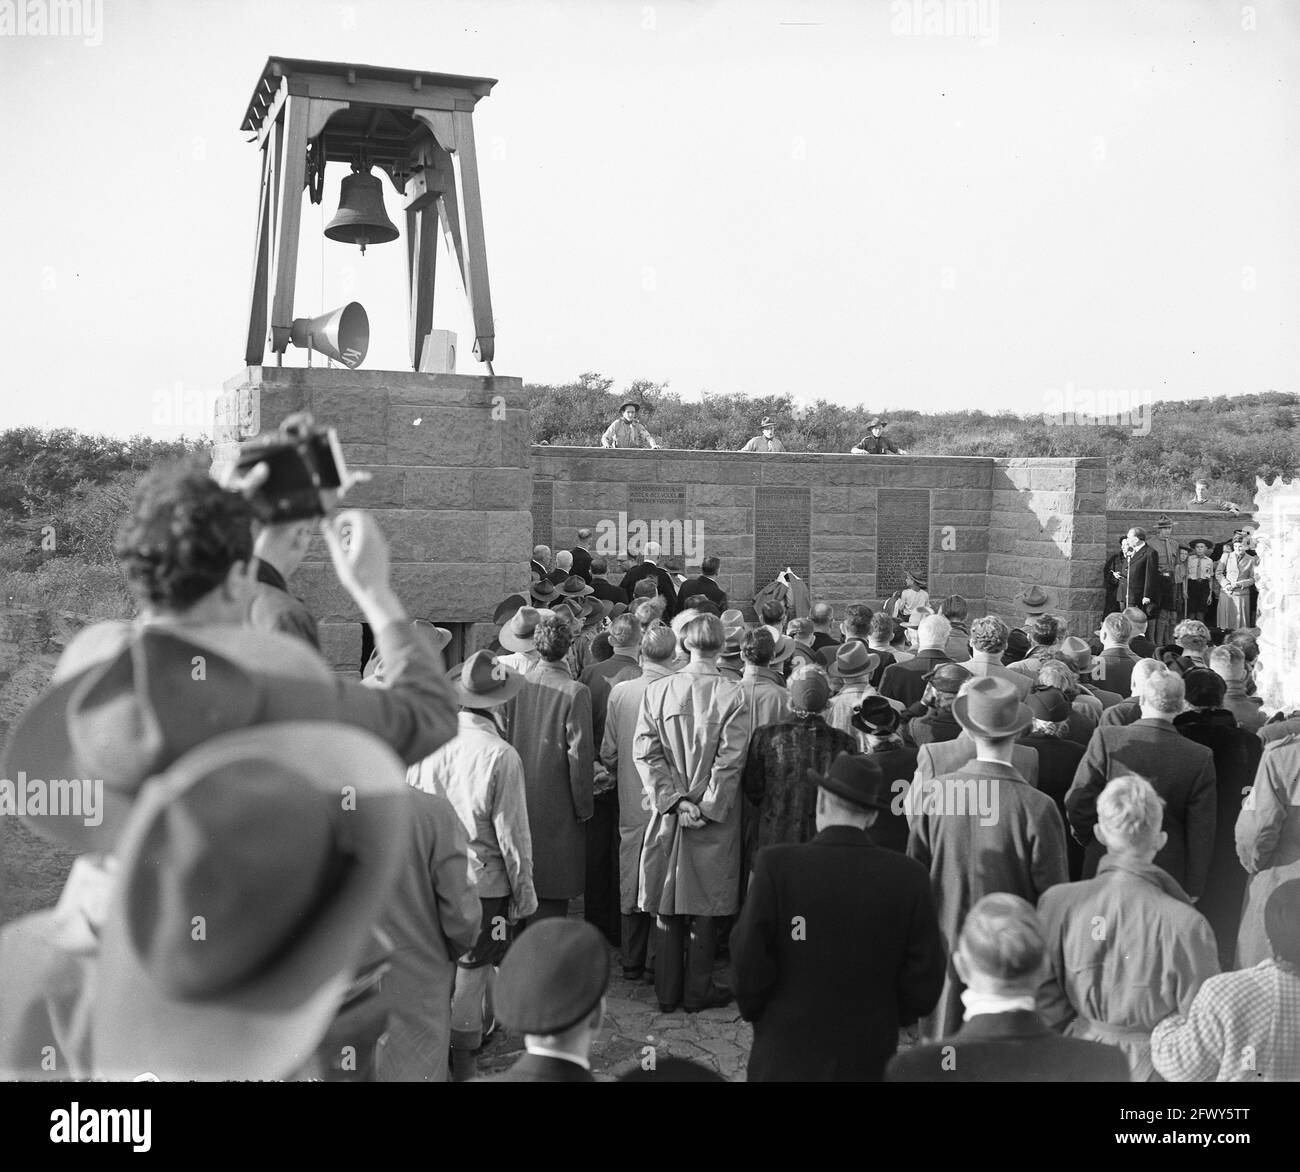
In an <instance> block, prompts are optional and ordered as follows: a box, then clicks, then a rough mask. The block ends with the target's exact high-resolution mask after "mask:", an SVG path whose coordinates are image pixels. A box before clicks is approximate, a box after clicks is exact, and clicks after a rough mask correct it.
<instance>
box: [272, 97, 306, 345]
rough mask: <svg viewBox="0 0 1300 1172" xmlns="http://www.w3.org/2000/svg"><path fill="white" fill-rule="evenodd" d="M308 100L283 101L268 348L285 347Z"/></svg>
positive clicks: (295, 270) (290, 313)
mask: <svg viewBox="0 0 1300 1172" xmlns="http://www.w3.org/2000/svg"><path fill="white" fill-rule="evenodd" d="M309 111H310V103H309V101H308V100H307V99H304V98H297V97H294V96H292V95H290V97H289V98H288V99H286V101H285V104H284V113H283V116H282V118H283V122H284V131H283V140H284V141H283V150H282V152H281V155H280V168H281V173H280V184H279V193H278V194H279V200H278V202H277V210H278V214H277V216H276V241H275V253H274V257H273V261H272V264H273V268H272V270H271V348H272V349H273V350H274V351H275V353H277V354H283V353H284V352H285V351H286V350H287V349H288V348H289V330H290V327H291V326H292V324H293V294H294V286H295V283H296V281H297V275H298V231H299V227H300V225H301V223H302V189H303V187H304V186H306V183H307V122H308V117H309Z"/></svg>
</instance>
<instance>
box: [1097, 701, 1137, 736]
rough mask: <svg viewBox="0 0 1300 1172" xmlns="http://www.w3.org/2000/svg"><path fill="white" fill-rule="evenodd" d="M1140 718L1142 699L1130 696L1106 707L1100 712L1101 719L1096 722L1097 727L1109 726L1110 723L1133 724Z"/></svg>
mask: <svg viewBox="0 0 1300 1172" xmlns="http://www.w3.org/2000/svg"><path fill="white" fill-rule="evenodd" d="M1141 719H1142V701H1141V700H1139V699H1138V698H1137V697H1136V696H1130V697H1129V698H1128V699H1127V700H1121V701H1120V702H1119V703H1118V704H1116V705H1115V706H1114V707H1113V708H1107V709H1106V710H1105V711H1104V712H1103V713H1102V714H1101V720H1100V721H1099V722H1098V725H1097V727H1098V728H1109V727H1110V726H1111V725H1120V724H1133V723H1135V722H1136V721H1139V720H1141Z"/></svg>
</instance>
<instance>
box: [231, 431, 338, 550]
mask: <svg viewBox="0 0 1300 1172" xmlns="http://www.w3.org/2000/svg"><path fill="white" fill-rule="evenodd" d="M258 464H265V465H266V467H267V476H266V478H265V479H264V480H263V481H262V482H261V483H259V484H257V485H256V486H255V487H253V488H252V489H251V490H250V492H249V503H250V504H251V505H252V507H253V513H254V515H255V516H256V517H257V519H258V520H259V521H262V522H264V523H265V524H268V525H275V524H281V523H283V522H287V521H305V520H309V519H311V518H313V517H323V516H325V514H326V513H327V512H328V506H327V504H326V501H325V499H324V497H323V495H322V493H323V492H333V493H334V494H336V495H339V496H341V495H342V494H343V492H344V491H345V489H346V488H347V486H349V485H350V484H351V483H352V482H353V481H354V480H356V479H358V477H356V476H352V475H350V474H349V472H348V469H347V464H346V463H345V461H344V459H343V452H342V449H341V448H340V447H339V439H338V433H337V432H335V430H334V429H333V428H332V427H317V426H315V424H314V422H313V420H312V417H311V416H310V415H307V414H299V415H290V416H289V417H288V418H287V419H285V420H284V422H283V423H281V424H280V429H279V432H278V433H277V434H275V435H271V436H259V437H258V438H257V439H255V440H250V441H249V442H248V443H246V444H244V445H242V446H241V447H240V450H239V460H238V461H237V463H236V465H235V471H236V474H238V475H247V474H248V473H249V472H251V471H252V469H253V468H255V467H256V466H257V465H258Z"/></svg>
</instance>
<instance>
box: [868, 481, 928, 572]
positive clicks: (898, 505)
mask: <svg viewBox="0 0 1300 1172" xmlns="http://www.w3.org/2000/svg"><path fill="white" fill-rule="evenodd" d="M908 570H911V571H913V572H915V573H920V574H922V575H923V576H924V577H925V579H926V581H929V578H930V490H929V489H928V488H881V489H878V490H877V493H876V593H877V594H879V595H880V596H881V597H882V598H887V597H888V596H889V595H890V594H892V593H893V592H894V591H895V590H901V589H902V588H903V585H904V581H903V575H904V573H905V572H907V571H908Z"/></svg>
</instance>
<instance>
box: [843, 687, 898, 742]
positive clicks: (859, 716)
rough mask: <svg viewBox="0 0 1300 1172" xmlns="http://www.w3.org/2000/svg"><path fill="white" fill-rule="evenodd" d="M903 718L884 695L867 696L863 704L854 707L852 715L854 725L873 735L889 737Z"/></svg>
mask: <svg viewBox="0 0 1300 1172" xmlns="http://www.w3.org/2000/svg"><path fill="white" fill-rule="evenodd" d="M901 719H902V718H901V717H900V716H899V715H898V709H897V708H895V707H894V706H893V705H892V704H891V703H890V702H889V701H888V700H886V699H885V697H884V696H866V697H864V698H863V701H862V703H861V704H859V705H857V706H856V707H855V708H854V709H853V716H852V717H851V720H852V723H853V727H854V728H856V729H860V730H861V731H862V732H864V733H871V734H872V736H878V737H887V736H888V735H889V734H890V733H892V732H893V731H894V730H895V729H897V728H898V724H899V721H900V720H901Z"/></svg>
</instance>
